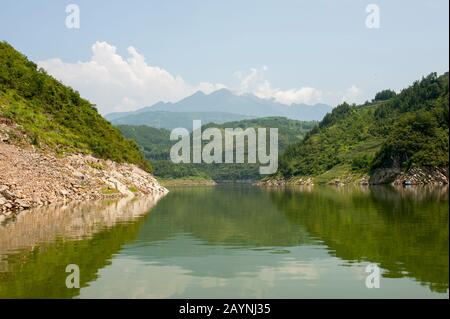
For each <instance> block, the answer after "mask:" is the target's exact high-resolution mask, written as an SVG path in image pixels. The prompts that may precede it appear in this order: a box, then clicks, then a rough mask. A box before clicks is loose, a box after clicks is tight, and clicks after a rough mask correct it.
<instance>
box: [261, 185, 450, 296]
mask: <svg viewBox="0 0 450 319" xmlns="http://www.w3.org/2000/svg"><path fill="white" fill-rule="evenodd" d="M270 196H271V198H272V200H273V202H274V203H275V204H276V205H277V206H278V207H279V209H280V210H282V211H283V212H284V214H285V216H286V217H287V218H289V220H290V221H292V222H294V223H296V224H298V225H302V226H303V227H305V228H306V230H307V231H308V233H310V234H311V235H312V236H315V237H317V238H320V239H322V240H323V241H324V242H325V243H326V245H327V246H328V247H329V250H330V253H332V254H334V255H336V256H337V257H339V258H341V259H343V260H346V261H349V262H355V261H356V262H359V261H369V262H375V263H379V264H380V266H381V267H382V268H384V269H385V270H386V271H387V272H386V273H384V276H385V277H391V278H400V277H412V278H415V279H416V280H418V281H419V282H421V283H423V284H427V285H428V286H429V287H430V289H431V290H432V291H438V292H445V291H447V290H448V269H449V268H448V267H449V264H448V251H449V237H448V188H447V187H443V188H430V187H425V188H417V187H414V188H398V189H394V188H392V187H373V188H360V189H358V188H356V189H354V188H345V187H344V188H332V187H324V188H320V189H319V188H317V189H316V191H315V192H303V191H301V190H295V189H291V190H289V191H284V192H279V191H276V190H275V191H274V190H272V191H270Z"/></svg>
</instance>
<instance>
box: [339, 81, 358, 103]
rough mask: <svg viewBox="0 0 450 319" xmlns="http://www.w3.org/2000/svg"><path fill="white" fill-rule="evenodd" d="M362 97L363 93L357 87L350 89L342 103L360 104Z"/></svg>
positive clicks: (343, 97)
mask: <svg viewBox="0 0 450 319" xmlns="http://www.w3.org/2000/svg"><path fill="white" fill-rule="evenodd" d="M361 96H362V91H361V89H360V88H358V87H356V85H352V86H351V87H349V88H348V89H347V90H346V91H345V93H344V95H343V96H342V99H341V102H347V103H358V102H360V98H361Z"/></svg>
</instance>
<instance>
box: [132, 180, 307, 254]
mask: <svg viewBox="0 0 450 319" xmlns="http://www.w3.org/2000/svg"><path fill="white" fill-rule="evenodd" d="M178 235H189V236H192V237H193V238H196V239H197V240H201V241H204V242H205V244H208V245H222V246H229V247H234V248H239V247H247V248H258V247H259V248H263V247H274V246H275V247H276V246H297V245H300V244H306V243H311V240H310V239H309V236H308V234H307V233H306V232H305V230H304V228H302V227H299V225H296V224H293V223H292V222H290V221H289V220H288V219H287V218H286V217H285V216H284V215H283V214H282V213H281V212H280V211H279V209H278V208H277V207H276V206H275V205H274V204H273V202H272V201H271V200H270V198H269V197H268V196H267V195H266V194H265V193H264V191H262V190H260V189H259V188H255V187H249V186H242V187H239V186H231V187H228V186H219V187H205V188H203V187H198V188H185V189H178V190H173V191H172V192H171V193H169V194H168V195H167V198H166V199H165V200H164V201H162V202H161V203H159V204H158V207H157V209H156V210H155V211H154V212H153V213H152V216H151V219H149V220H148V221H146V223H145V224H144V225H143V227H142V229H141V231H140V234H139V240H140V241H145V242H154V241H160V240H166V239H169V238H172V237H176V236H178ZM161 253H163V252H161ZM179 253H180V254H183V253H186V251H183V250H180V252H179Z"/></svg>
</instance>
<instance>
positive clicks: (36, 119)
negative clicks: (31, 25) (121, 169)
mask: <svg viewBox="0 0 450 319" xmlns="http://www.w3.org/2000/svg"><path fill="white" fill-rule="evenodd" d="M0 117H3V118H7V119H10V120H12V121H13V122H15V123H17V124H19V125H21V126H22V128H23V130H24V131H25V133H26V134H27V135H28V137H29V139H30V142H31V143H33V144H34V145H36V146H39V147H42V148H47V149H51V150H54V151H56V152H58V153H66V152H69V153H71V152H82V153H92V154H94V155H96V156H98V157H100V158H105V159H111V160H114V161H117V162H129V163H135V164H138V165H140V166H141V167H143V168H145V169H150V165H149V163H148V162H147V161H146V160H145V159H144V157H143V156H142V154H141V153H140V151H139V147H138V146H137V145H136V143H135V142H133V141H131V140H127V139H125V138H124V137H123V136H122V134H121V133H120V131H119V130H118V129H116V128H114V127H113V126H112V125H111V124H110V123H109V122H108V121H106V120H105V119H103V117H102V116H101V115H100V114H99V113H98V112H97V110H96V108H95V106H94V105H92V104H91V103H90V102H89V101H87V100H85V99H83V98H81V97H80V95H79V93H78V92H76V91H74V90H73V89H72V88H70V87H67V86H65V85H63V84H62V83H60V82H59V81H57V80H56V79H54V78H53V77H51V76H49V75H48V74H47V73H46V72H45V71H44V70H42V69H38V68H37V66H36V64H35V63H33V62H31V61H29V60H28V59H27V58H26V57H25V56H24V55H22V54H21V53H19V52H17V51H16V50H15V49H14V48H13V47H12V46H10V45H9V44H7V43H6V42H0Z"/></svg>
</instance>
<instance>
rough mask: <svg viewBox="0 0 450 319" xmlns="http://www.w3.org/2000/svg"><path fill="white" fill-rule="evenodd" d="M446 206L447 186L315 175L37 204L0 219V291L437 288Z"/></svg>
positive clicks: (239, 292)
mask: <svg viewBox="0 0 450 319" xmlns="http://www.w3.org/2000/svg"><path fill="white" fill-rule="evenodd" d="M448 209H449V202H448V189H442V188H440V189H429V188H408V189H400V190H396V189H393V188H389V187H376V188H345V187H344V188H334V187H317V186H316V187H314V188H303V189H290V190H265V189H260V188H256V187H251V186H217V187H186V188H174V189H172V190H171V192H170V193H169V194H168V195H167V196H166V197H164V198H162V199H159V201H158V199H157V198H156V199H151V198H147V199H140V200H128V199H124V200H121V201H118V202H96V203H89V204H76V205H75V204H71V205H68V206H64V207H51V208H44V209H40V210H35V211H29V212H27V213H24V214H22V215H19V217H18V218H17V219H16V220H10V221H7V222H4V223H3V225H2V226H0V297H1V298H25V297H31V298H110V297H111V298H448V282H449V281H448V276H449V265H448V257H449V256H448V253H449V235H448ZM68 264H76V265H78V266H79V269H80V288H79V289H78V288H72V289H69V288H67V287H66V284H65V282H66V277H67V276H68V273H66V272H65V268H66V266H67V265H68ZM368 264H376V265H378V266H379V268H380V270H381V279H380V288H372V289H369V288H367V287H366V283H365V282H366V277H367V276H368V275H369V274H368V273H366V271H365V270H366V266H367V265H368Z"/></svg>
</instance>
